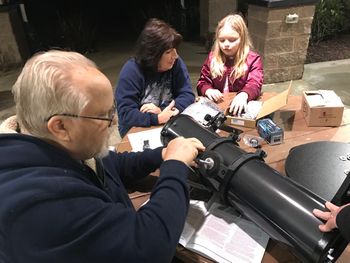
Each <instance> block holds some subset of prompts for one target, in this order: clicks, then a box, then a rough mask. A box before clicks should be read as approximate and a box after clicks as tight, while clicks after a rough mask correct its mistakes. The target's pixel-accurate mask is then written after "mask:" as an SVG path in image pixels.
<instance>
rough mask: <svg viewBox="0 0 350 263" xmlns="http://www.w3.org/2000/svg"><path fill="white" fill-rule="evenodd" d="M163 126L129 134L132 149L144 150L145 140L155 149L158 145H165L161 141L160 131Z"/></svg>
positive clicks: (134, 150) (136, 150)
mask: <svg viewBox="0 0 350 263" xmlns="http://www.w3.org/2000/svg"><path fill="white" fill-rule="evenodd" d="M162 128H163V127H160V128H156V129H149V130H146V131H141V132H134V133H130V134H128V138H129V142H130V145H131V149H132V151H133V152H142V151H143V145H144V142H145V141H147V140H148V143H149V148H150V149H155V148H157V147H160V146H163V144H162V142H161V141H160V132H161V130H162Z"/></svg>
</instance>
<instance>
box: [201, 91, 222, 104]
mask: <svg viewBox="0 0 350 263" xmlns="http://www.w3.org/2000/svg"><path fill="white" fill-rule="evenodd" d="M205 96H206V97H207V98H208V99H210V100H213V101H215V102H219V101H222V100H223V99H224V95H223V94H222V93H221V91H220V90H217V89H207V90H206V92H205Z"/></svg>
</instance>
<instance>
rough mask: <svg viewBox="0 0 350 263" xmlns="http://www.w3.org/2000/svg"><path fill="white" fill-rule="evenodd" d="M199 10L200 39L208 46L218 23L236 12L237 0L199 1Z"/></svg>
mask: <svg viewBox="0 0 350 263" xmlns="http://www.w3.org/2000/svg"><path fill="white" fill-rule="evenodd" d="M199 8H200V37H201V39H203V40H205V41H208V42H209V43H208V44H209V45H210V44H211V40H212V38H213V34H214V33H215V29H216V26H217V24H218V22H219V21H220V20H221V19H222V18H224V17H225V16H226V15H228V14H231V13H235V12H237V0H200V3H199Z"/></svg>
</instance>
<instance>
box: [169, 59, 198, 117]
mask: <svg viewBox="0 0 350 263" xmlns="http://www.w3.org/2000/svg"><path fill="white" fill-rule="evenodd" d="M173 95H174V98H175V107H176V108H177V109H178V110H179V111H183V110H184V109H186V108H187V107H188V106H189V105H190V104H192V103H194V100H195V96H194V93H193V91H192V87H191V81H190V76H189V74H188V71H187V67H186V65H185V63H184V61H183V60H182V59H181V58H180V57H179V58H178V59H177V61H176V63H175V65H174V82H173Z"/></svg>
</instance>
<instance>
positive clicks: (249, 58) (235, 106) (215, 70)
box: [197, 14, 263, 115]
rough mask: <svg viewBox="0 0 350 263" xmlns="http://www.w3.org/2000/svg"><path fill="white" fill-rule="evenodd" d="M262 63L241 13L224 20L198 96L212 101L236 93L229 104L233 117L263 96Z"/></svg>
mask: <svg viewBox="0 0 350 263" xmlns="http://www.w3.org/2000/svg"><path fill="white" fill-rule="evenodd" d="M262 84H263V66H262V60H261V58H260V56H259V54H257V53H256V52H254V51H252V43H251V40H250V37H249V33H248V29H247V26H246V24H245V22H244V20H243V18H242V17H241V16H240V15H238V14H231V15H228V16H226V17H224V18H223V19H222V20H221V21H220V22H219V23H218V25H217V27H216V32H215V41H214V44H213V47H212V51H211V52H210V53H209V55H208V57H207V59H206V60H205V62H204V64H203V66H202V69H201V74H200V78H199V80H198V83H197V91H198V95H201V96H206V97H208V98H209V99H211V100H213V101H216V102H217V101H220V100H222V99H223V93H225V92H237V95H236V96H235V98H234V99H233V100H232V102H231V104H230V112H231V113H232V114H233V115H236V114H240V113H242V112H244V111H245V109H246V107H247V103H248V101H250V100H255V99H257V98H258V97H259V96H260V93H261V86H262Z"/></svg>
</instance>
